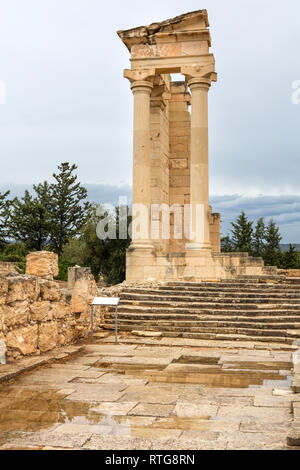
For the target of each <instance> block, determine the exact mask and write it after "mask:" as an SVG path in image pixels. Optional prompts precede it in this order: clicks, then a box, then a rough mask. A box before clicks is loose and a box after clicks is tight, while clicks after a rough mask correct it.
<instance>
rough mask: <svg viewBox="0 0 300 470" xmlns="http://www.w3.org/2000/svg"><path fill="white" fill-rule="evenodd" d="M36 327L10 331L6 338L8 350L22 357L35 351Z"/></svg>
mask: <svg viewBox="0 0 300 470" xmlns="http://www.w3.org/2000/svg"><path fill="white" fill-rule="evenodd" d="M37 343H38V326H37V325H33V326H26V327H24V328H20V329H17V330H13V331H10V332H9V333H8V334H7V337H6V345H7V347H8V348H9V349H12V350H15V351H18V352H19V353H21V354H23V355H24V356H25V355H27V354H32V353H34V352H36V351H37Z"/></svg>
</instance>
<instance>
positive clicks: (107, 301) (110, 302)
mask: <svg viewBox="0 0 300 470" xmlns="http://www.w3.org/2000/svg"><path fill="white" fill-rule="evenodd" d="M119 300H120V299H119V298H118V297H95V298H94V300H93V302H92V305H91V342H93V340H94V305H100V306H104V305H106V306H112V307H116V311H115V343H116V344H118V304H119Z"/></svg>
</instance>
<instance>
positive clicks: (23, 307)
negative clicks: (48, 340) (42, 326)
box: [2, 301, 30, 327]
mask: <svg viewBox="0 0 300 470" xmlns="http://www.w3.org/2000/svg"><path fill="white" fill-rule="evenodd" d="M29 313H30V311H29V304H28V302H27V301H20V302H14V304H13V305H12V304H9V305H5V306H3V307H2V315H3V326H4V327H12V326H21V325H26V324H27V323H28V320H29Z"/></svg>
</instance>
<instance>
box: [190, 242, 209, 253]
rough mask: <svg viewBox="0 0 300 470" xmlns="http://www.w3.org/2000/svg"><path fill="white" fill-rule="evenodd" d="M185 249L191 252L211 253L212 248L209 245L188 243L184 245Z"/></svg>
mask: <svg viewBox="0 0 300 470" xmlns="http://www.w3.org/2000/svg"><path fill="white" fill-rule="evenodd" d="M185 249H186V251H191V250H205V251H211V250H212V246H211V244H210V243H197V242H189V243H186V245H185Z"/></svg>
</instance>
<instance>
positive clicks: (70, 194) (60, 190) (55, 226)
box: [49, 162, 91, 255]
mask: <svg viewBox="0 0 300 470" xmlns="http://www.w3.org/2000/svg"><path fill="white" fill-rule="evenodd" d="M76 169H77V166H76V165H70V163H68V162H65V163H62V164H61V165H59V166H58V170H59V172H58V173H57V174H56V173H54V174H53V177H54V179H55V183H53V184H51V185H50V203H49V212H50V219H51V227H50V245H51V247H52V249H54V251H55V252H56V253H58V254H59V255H60V254H61V253H62V249H63V246H64V245H65V244H66V243H67V242H68V240H69V239H70V238H72V237H74V236H76V235H77V234H78V233H79V232H80V230H81V229H82V227H83V226H84V224H85V223H86V221H87V219H88V216H89V212H90V208H91V205H90V204H89V202H87V200H86V199H87V190H86V189H85V188H84V187H83V186H81V184H80V183H79V182H77V175H76V174H74V172H75V170H76Z"/></svg>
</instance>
